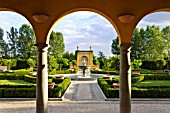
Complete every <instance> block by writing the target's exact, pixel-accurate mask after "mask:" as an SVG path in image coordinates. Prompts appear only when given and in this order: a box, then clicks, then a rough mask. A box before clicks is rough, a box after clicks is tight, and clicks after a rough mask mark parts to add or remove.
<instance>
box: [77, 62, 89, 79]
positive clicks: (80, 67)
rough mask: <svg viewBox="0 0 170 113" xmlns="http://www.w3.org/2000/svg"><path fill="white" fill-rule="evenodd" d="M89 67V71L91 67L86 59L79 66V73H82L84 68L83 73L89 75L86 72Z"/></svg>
mask: <svg viewBox="0 0 170 113" xmlns="http://www.w3.org/2000/svg"><path fill="white" fill-rule="evenodd" d="M87 69H88V72H89V69H90V67H89V66H87V65H86V61H85V60H84V61H83V65H80V66H78V70H79V72H78V74H80V72H81V70H82V73H83V75H82V76H83V77H87V74H86V70H87ZM88 75H89V73H88Z"/></svg>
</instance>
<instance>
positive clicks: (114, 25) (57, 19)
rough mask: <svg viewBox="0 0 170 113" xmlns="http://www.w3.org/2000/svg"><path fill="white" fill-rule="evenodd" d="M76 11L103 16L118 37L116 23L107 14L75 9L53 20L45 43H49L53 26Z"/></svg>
mask: <svg viewBox="0 0 170 113" xmlns="http://www.w3.org/2000/svg"><path fill="white" fill-rule="evenodd" d="M78 11H89V12H94V13H97V14H99V15H100V16H103V17H104V18H105V19H107V20H108V21H109V22H110V23H111V24H112V26H113V28H114V29H115V30H116V32H117V34H118V35H119V30H118V28H117V26H116V23H115V22H114V21H113V19H112V18H110V17H109V16H108V15H107V14H105V13H104V12H102V11H99V10H96V9H92V8H75V9H72V10H69V11H66V12H64V13H63V14H61V15H60V16H59V17H57V18H56V19H55V21H54V22H53V23H52V25H51V28H50V29H49V32H48V35H47V40H46V43H47V44H48V43H49V37H50V34H51V32H52V29H53V28H54V26H55V25H56V24H57V23H58V22H59V21H60V20H61V19H62V18H63V17H64V16H66V15H69V14H71V13H74V12H78Z"/></svg>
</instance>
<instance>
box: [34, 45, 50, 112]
mask: <svg viewBox="0 0 170 113" xmlns="http://www.w3.org/2000/svg"><path fill="white" fill-rule="evenodd" d="M35 46H37V48H38V66H37V67H38V70H37V88H36V113H47V112H48V67H47V49H48V45H47V44H36V45H35Z"/></svg>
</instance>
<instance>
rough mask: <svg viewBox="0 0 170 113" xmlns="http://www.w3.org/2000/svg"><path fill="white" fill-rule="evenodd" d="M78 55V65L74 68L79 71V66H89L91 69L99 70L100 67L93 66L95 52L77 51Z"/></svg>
mask: <svg viewBox="0 0 170 113" xmlns="http://www.w3.org/2000/svg"><path fill="white" fill-rule="evenodd" d="M76 53H77V65H76V66H74V68H76V69H78V66H83V65H85V66H88V67H89V68H90V69H95V70H98V69H99V66H97V65H94V64H93V51H92V50H86V51H83V50H76ZM71 68H73V67H71Z"/></svg>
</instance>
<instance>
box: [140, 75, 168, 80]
mask: <svg viewBox="0 0 170 113" xmlns="http://www.w3.org/2000/svg"><path fill="white" fill-rule="evenodd" d="M141 75H142V76H144V80H170V75H169V74H141Z"/></svg>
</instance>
